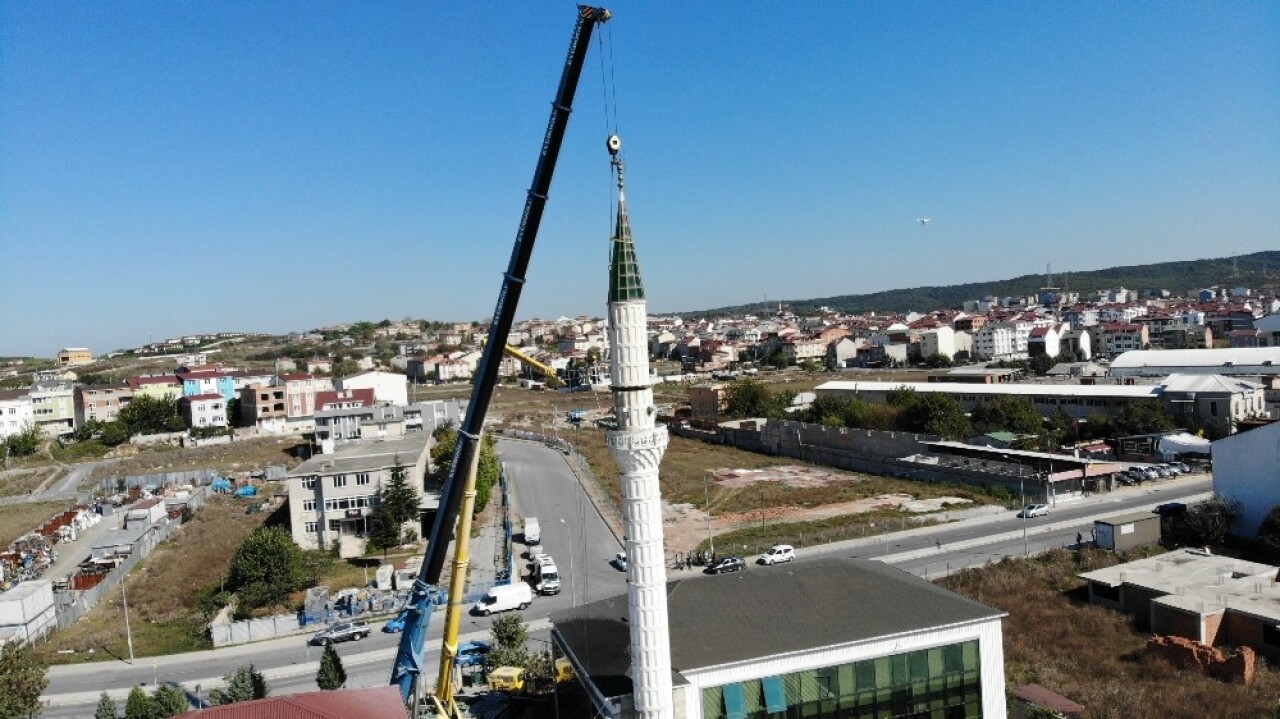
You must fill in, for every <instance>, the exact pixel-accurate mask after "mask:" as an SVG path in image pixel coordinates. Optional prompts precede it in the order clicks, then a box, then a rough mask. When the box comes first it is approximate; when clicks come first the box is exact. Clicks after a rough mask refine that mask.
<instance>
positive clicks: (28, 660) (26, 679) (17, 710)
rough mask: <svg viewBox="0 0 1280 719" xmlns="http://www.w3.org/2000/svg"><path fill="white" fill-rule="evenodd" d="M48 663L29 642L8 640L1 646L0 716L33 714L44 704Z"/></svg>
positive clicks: (15, 717) (14, 717) (3, 718)
mask: <svg viewBox="0 0 1280 719" xmlns="http://www.w3.org/2000/svg"><path fill="white" fill-rule="evenodd" d="M48 669H49V667H48V665H47V664H45V663H44V661H42V660H41V659H40V658H39V657H37V656H36V653H35V649H33V648H32V647H31V646H30V645H28V644H20V643H19V642H7V643H6V644H5V645H4V646H3V647H0V719H18V717H33V716H36V715H37V714H39V713H40V710H41V709H42V708H43V706H44V705H43V704H41V702H40V695H41V694H42V693H43V692H44V688H45V687H46V686H48V685H49V680H48V678H46V677H45V672H47V671H48Z"/></svg>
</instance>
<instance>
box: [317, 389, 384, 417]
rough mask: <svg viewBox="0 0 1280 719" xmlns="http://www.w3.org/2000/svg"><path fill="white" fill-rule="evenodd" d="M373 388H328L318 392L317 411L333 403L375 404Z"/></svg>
mask: <svg viewBox="0 0 1280 719" xmlns="http://www.w3.org/2000/svg"><path fill="white" fill-rule="evenodd" d="M373 401H374V400H373V388H372V387H370V388H368V389H342V390H328V391H324V392H316V405H315V406H316V411H317V412H322V411H324V410H326V409H328V408H329V405H331V404H346V403H349V402H357V403H359V406H361V407H370V406H372V405H373Z"/></svg>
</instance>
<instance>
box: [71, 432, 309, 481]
mask: <svg viewBox="0 0 1280 719" xmlns="http://www.w3.org/2000/svg"><path fill="white" fill-rule="evenodd" d="M298 444H299V440H298V439H296V438H292V437H290V438H274V437H271V438H265V439H248V440H243V441H239V442H232V443H231V444H219V445H213V446H211V447H191V448H178V447H171V446H168V445H162V446H156V447H150V448H147V449H144V450H143V451H142V452H141V453H139V454H137V455H135V456H133V457H130V458H128V459H123V460H120V461H119V462H112V463H110V464H104V465H101V466H99V467H96V468H95V469H94V471H93V475H92V479H93V480H94V481H96V480H99V479H103V478H105V477H121V476H128V475H138V474H152V473H156V472H173V471H180V470H186V469H218V470H223V471H226V472H234V471H239V470H247V469H259V468H262V467H266V466H268V465H272V464H283V465H285V466H287V467H289V468H290V469H292V468H293V467H296V466H298V465H299V464H301V460H299V459H297V458H296V457H294V456H293V455H292V454H291V453H290V450H292V449H293V448H294V447H295V446H297V445H298Z"/></svg>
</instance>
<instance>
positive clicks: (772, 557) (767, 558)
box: [756, 544, 796, 565]
mask: <svg viewBox="0 0 1280 719" xmlns="http://www.w3.org/2000/svg"><path fill="white" fill-rule="evenodd" d="M795 559H796V550H795V547H792V546H791V545H790V544H775V545H773V546H772V547H769V550H768V551H767V552H765V553H764V554H761V555H760V558H759V559H757V560H756V562H757V563H758V564H764V565H772V564H782V563H783V562H794V561H795Z"/></svg>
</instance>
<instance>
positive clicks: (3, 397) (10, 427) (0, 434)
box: [0, 389, 36, 439]
mask: <svg viewBox="0 0 1280 719" xmlns="http://www.w3.org/2000/svg"><path fill="white" fill-rule="evenodd" d="M35 423H36V421H35V413H34V411H33V409H32V405H31V396H30V395H29V394H28V393H27V390H25V389H11V390H0V439H4V438H6V437H10V436H12V435H15V434H21V433H22V432H24V431H26V429H27V428H28V427H34V426H35Z"/></svg>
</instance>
